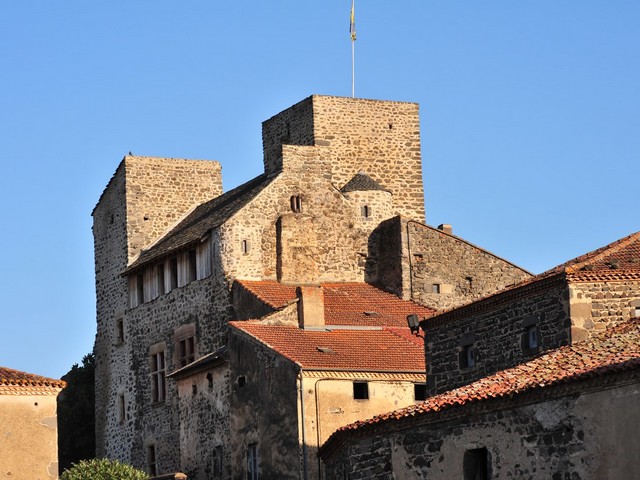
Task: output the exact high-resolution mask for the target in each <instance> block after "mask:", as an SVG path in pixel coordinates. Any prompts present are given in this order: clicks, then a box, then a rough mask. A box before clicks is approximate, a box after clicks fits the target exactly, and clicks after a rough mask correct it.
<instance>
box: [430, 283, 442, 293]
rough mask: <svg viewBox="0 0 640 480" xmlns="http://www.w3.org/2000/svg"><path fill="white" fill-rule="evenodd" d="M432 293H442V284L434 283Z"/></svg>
mask: <svg viewBox="0 0 640 480" xmlns="http://www.w3.org/2000/svg"><path fill="white" fill-rule="evenodd" d="M431 293H440V284H439V283H434V284H432V285H431Z"/></svg>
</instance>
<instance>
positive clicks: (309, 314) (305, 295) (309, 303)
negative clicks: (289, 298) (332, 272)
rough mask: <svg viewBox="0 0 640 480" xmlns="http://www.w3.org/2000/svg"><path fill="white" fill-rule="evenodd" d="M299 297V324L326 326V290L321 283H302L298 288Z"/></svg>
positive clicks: (304, 325) (304, 326)
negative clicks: (323, 289) (324, 290)
mask: <svg viewBox="0 0 640 480" xmlns="http://www.w3.org/2000/svg"><path fill="white" fill-rule="evenodd" d="M296 296H297V297H298V326H299V327H300V328H302V329H304V328H308V327H322V326H324V292H323V291H322V287H321V286H320V285H305V286H303V285H300V286H298V287H297V288H296Z"/></svg>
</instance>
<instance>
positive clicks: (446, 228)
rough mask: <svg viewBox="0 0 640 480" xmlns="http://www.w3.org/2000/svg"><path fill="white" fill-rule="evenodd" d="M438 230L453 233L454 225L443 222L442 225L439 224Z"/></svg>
mask: <svg viewBox="0 0 640 480" xmlns="http://www.w3.org/2000/svg"><path fill="white" fill-rule="evenodd" d="M438 230H442V231H443V232H444V233H448V234H449V235H453V227H452V226H451V225H449V224H448V223H441V224H440V225H438Z"/></svg>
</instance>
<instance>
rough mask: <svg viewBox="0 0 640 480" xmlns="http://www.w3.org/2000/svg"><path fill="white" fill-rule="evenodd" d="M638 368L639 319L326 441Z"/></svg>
mask: <svg viewBox="0 0 640 480" xmlns="http://www.w3.org/2000/svg"><path fill="white" fill-rule="evenodd" d="M638 368H640V320H639V319H633V320H630V321H628V322H625V323H622V324H618V325H617V326H615V327H613V328H611V329H609V330H606V331H603V332H601V333H600V334H596V335H594V336H593V337H592V338H591V339H590V340H587V341H584V342H580V343H578V344H576V345H572V346H565V347H560V348H558V349H556V350H552V351H550V352H548V353H546V354H544V355H542V356H540V357H538V358H536V359H534V360H531V361H529V362H526V363H523V364H521V365H518V366H516V367H513V368H509V369H506V370H502V371H500V372H498V373H496V374H494V375H491V376H488V377H486V378H483V379H481V380H478V381H476V382H474V383H471V384H469V385H466V386H463V387H459V388H456V389H454V390H450V391H448V392H445V393H442V394H439V395H436V396H433V397H430V398H428V399H427V400H425V401H424V402H421V403H418V404H416V405H412V406H409V407H406V408H402V409H400V410H396V411H393V412H390V413H386V414H383V415H378V416H375V417H373V418H371V419H368V420H364V421H359V422H355V423H352V424H350V425H347V426H344V427H342V428H340V429H338V430H337V431H336V432H335V433H334V434H333V435H332V436H331V437H330V438H329V440H328V441H327V443H326V444H325V445H327V444H329V443H330V442H334V443H335V442H337V441H338V439H339V437H342V436H344V435H347V434H348V432H349V431H353V430H363V429H367V428H372V427H374V426H380V425H382V424H385V425H389V426H390V425H392V424H395V423H396V422H403V421H406V420H408V419H410V418H418V417H421V416H422V417H424V418H425V419H427V418H433V419H434V420H436V419H438V418H439V417H438V415H439V414H440V412H444V411H447V412H449V411H453V410H454V409H462V408H465V407H466V406H468V405H472V404H477V403H479V402H483V401H487V400H490V399H500V398H509V399H511V400H512V401H514V400H517V398H518V396H519V395H523V394H525V393H531V392H534V391H536V390H542V389H548V388H551V387H554V386H559V385H562V384H571V383H574V382H579V381H582V380H587V379H591V378H597V377H602V376H605V375H608V374H610V373H617V372H623V371H626V370H633V369H638Z"/></svg>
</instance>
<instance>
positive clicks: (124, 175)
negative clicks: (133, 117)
mask: <svg viewBox="0 0 640 480" xmlns="http://www.w3.org/2000/svg"><path fill="white" fill-rule="evenodd" d="M221 191H222V185H221V176H220V165H219V164H218V163H217V162H205V161H192V160H183V159H164V158H151V157H134V156H126V157H125V158H124V160H123V161H122V162H121V163H120V165H119V166H118V169H117V170H116V172H115V174H114V176H113V177H112V179H111V180H110V182H109V184H108V185H107V187H106V188H105V190H104V192H103V193H102V195H101V197H100V200H99V202H98V204H97V206H96V208H95V209H94V211H93V213H92V215H93V234H94V255H95V270H96V314H97V334H96V342H95V345H94V352H95V354H96V453H97V455H99V456H110V457H112V458H118V459H120V460H123V461H125V462H131V461H135V462H136V464H137V465H139V466H141V467H144V466H146V454H145V452H144V451H143V450H144V449H143V448H142V447H140V451H138V452H133V451H132V445H133V442H134V439H135V432H136V430H135V427H136V426H135V425H133V423H132V422H133V418H134V417H135V411H136V408H137V407H136V405H137V404H138V401H139V400H140V399H141V398H142V397H141V395H142V392H143V390H140V389H139V388H137V387H136V382H142V383H147V384H148V377H145V379H144V380H141V379H136V378H135V375H134V374H135V371H133V370H132V366H134V365H135V366H137V365H140V364H141V363H140V362H141V360H140V359H136V358H134V357H136V356H140V355H143V356H145V361H146V355H147V352H148V348H149V346H150V345H151V344H152V343H150V342H149V339H150V338H151V337H153V336H155V332H154V331H152V330H147V331H145V332H144V335H145V336H144V337H143V338H142V339H140V338H137V337H135V336H136V335H140V332H139V331H137V330H136V329H134V328H133V326H134V325H135V326H136V327H139V326H140V324H144V323H145V322H140V321H139V320H138V317H137V316H136V315H135V314H133V315H132V314H131V312H130V311H129V310H128V287H127V279H126V278H124V277H122V275H121V274H122V272H123V271H124V269H125V268H126V266H127V265H128V264H129V262H130V261H131V260H132V259H134V258H135V257H136V256H137V254H138V253H139V252H140V249H141V248H143V247H144V246H146V245H148V244H149V243H150V242H151V241H153V240H155V239H156V238H157V236H158V235H159V234H161V233H164V232H165V231H166V230H167V229H168V228H169V227H170V226H172V225H173V224H175V223H176V221H177V220H179V219H180V218H181V217H182V216H184V215H185V214H186V213H187V212H188V211H190V210H191V209H193V208H194V207H195V206H196V205H198V204H200V203H202V202H204V201H205V200H208V199H209V198H211V197H213V196H216V195H219V194H220V193H221ZM176 297H178V298H180V293H176V294H175V295H173V296H171V295H168V296H167V298H166V299H164V300H160V299H159V300H158V301H157V302H156V303H153V302H152V304H150V305H156V304H157V303H158V302H163V301H166V300H167V299H169V298H170V299H173V300H171V301H173V302H175V299H176ZM204 298H207V302H205V305H206V304H207V303H210V302H209V300H208V298H209V297H208V296H206V295H204ZM222 298H227V299H228V295H227V296H226V297H222ZM227 304H229V301H228V300H227ZM180 310H181V305H175V310H174V311H173V315H174V316H179V314H177V312H180ZM227 311H228V310H227ZM146 320H147V321H148V320H149V319H146ZM173 321H178V322H179V321H180V320H175V319H173ZM119 322H121V323H122V325H123V332H124V342H123V341H121V340H120V339H119V338H118V336H119V326H118V323H119ZM136 322H138V323H136ZM147 328H148V329H150V328H151V327H149V326H148V325H147ZM162 328H164V326H163V327H162ZM212 338H213V339H215V340H212V343H215V342H216V341H218V342H219V335H214V336H213V337H212ZM134 340H136V341H138V342H141V343H142V344H144V345H140V346H139V347H140V348H142V350H141V351H133V350H132V347H131V345H132V342H133V341H134ZM145 365H146V363H145ZM145 387H148V385H146V386H145ZM121 396H124V399H125V404H126V411H127V414H126V415H125V419H124V420H123V419H121V418H120V416H121V415H120V411H119V409H120V405H119V401H120V400H119V398H120V397H121ZM132 452H133V453H132Z"/></svg>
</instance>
